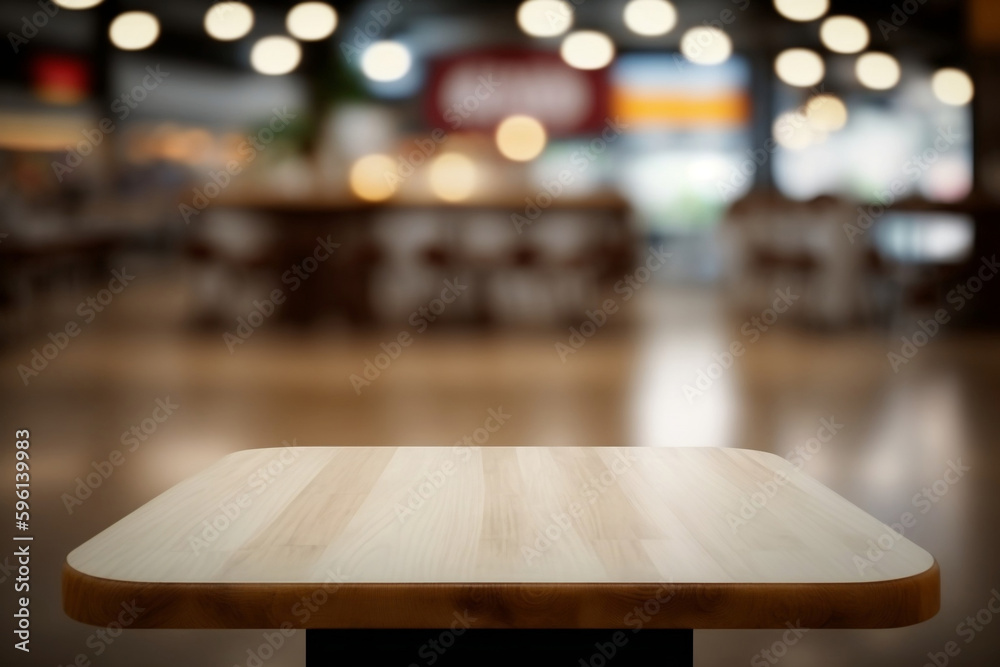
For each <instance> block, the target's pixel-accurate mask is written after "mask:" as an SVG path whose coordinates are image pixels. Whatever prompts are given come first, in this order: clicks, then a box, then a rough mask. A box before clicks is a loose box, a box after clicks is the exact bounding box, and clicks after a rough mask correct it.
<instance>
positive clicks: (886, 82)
mask: <svg viewBox="0 0 1000 667" xmlns="http://www.w3.org/2000/svg"><path fill="white" fill-rule="evenodd" d="M854 73H855V74H856V75H857V77H858V81H860V82H861V85H863V86H864V87H866V88H871V89H872V90H888V89H890V88H892V87H894V86H895V85H896V84H897V83H899V76H900V69H899V62H898V61H897V60H896V59H895V58H893V57H892V56H890V55H889V54H888V53H880V52H877V51H871V52H869V53H865V54H862V55H861V56H859V57H858V62H857V63H856V64H855V66H854Z"/></svg>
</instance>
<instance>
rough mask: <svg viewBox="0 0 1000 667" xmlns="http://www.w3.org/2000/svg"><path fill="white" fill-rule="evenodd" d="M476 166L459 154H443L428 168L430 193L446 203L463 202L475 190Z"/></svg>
mask: <svg viewBox="0 0 1000 667" xmlns="http://www.w3.org/2000/svg"><path fill="white" fill-rule="evenodd" d="M476 180H477V174H476V165H475V163H474V162H473V161H472V160H470V159H469V158H468V157H466V156H465V155H462V154H461V153H445V154H443V155H439V156H438V157H436V158H434V160H433V161H432V162H431V166H430V185H431V191H432V192H433V193H434V194H435V195H437V196H438V197H440V198H441V199H443V200H445V201H448V202H460V201H465V200H466V199H468V198H469V197H470V196H472V193H473V191H475V189H476Z"/></svg>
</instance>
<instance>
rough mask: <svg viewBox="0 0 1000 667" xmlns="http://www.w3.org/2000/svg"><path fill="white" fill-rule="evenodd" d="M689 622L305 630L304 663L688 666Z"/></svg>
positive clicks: (352, 666)
mask: <svg viewBox="0 0 1000 667" xmlns="http://www.w3.org/2000/svg"><path fill="white" fill-rule="evenodd" d="M693 663H694V632H693V631H692V630H640V631H635V630H631V629H630V630H484V629H468V628H462V627H458V628H456V629H444V630H306V667H459V666H461V667H520V666H522V665H530V666H538V667H640V666H642V667H651V666H652V665H657V666H658V667H691V666H692V665H693Z"/></svg>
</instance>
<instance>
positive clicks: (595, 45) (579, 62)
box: [559, 30, 615, 69]
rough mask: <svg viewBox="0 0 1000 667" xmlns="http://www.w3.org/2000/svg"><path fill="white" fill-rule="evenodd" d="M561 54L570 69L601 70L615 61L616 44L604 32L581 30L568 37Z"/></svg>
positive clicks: (560, 48)
mask: <svg viewBox="0 0 1000 667" xmlns="http://www.w3.org/2000/svg"><path fill="white" fill-rule="evenodd" d="M559 54H560V55H561V56H562V59H563V60H565V61H566V64H567V65H569V66H570V67H575V68H577V69H601V68H602V67H607V66H608V64H609V63H610V62H611V61H612V60H614V58H615V44H614V42H612V41H611V38H610V37H608V36H607V35H605V34H604V33H602V32H597V31H595V30H580V31H577V32H574V33H570V34H569V35H566V38H565V39H563V42H562V46H561V47H559Z"/></svg>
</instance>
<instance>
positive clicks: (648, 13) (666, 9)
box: [624, 0, 677, 37]
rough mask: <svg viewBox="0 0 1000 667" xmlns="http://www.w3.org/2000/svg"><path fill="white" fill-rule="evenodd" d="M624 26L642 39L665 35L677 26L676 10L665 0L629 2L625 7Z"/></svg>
mask: <svg viewBox="0 0 1000 667" xmlns="http://www.w3.org/2000/svg"><path fill="white" fill-rule="evenodd" d="M624 19H625V25H626V27H628V29H629V30H631V31H632V32H634V33H635V34H637V35H642V36H643V37H657V36H659V35H666V34H667V33H668V32H670V31H671V30H673V29H674V26H675V25H677V10H676V9H674V6H673V5H672V4H670V3H669V2H667V0H630V2H629V3H628V4H627V5H625V14H624Z"/></svg>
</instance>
